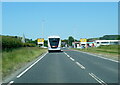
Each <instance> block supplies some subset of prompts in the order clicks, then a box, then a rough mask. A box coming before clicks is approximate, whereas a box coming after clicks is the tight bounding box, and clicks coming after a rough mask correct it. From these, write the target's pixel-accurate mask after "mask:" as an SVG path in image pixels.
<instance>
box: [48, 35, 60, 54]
mask: <svg viewBox="0 0 120 85" xmlns="http://www.w3.org/2000/svg"><path fill="white" fill-rule="evenodd" d="M48 51H49V52H51V51H61V39H60V37H59V36H49V37H48Z"/></svg>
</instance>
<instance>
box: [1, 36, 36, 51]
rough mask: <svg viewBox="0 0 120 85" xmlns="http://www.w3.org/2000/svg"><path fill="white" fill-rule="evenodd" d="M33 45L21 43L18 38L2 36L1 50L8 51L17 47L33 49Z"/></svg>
mask: <svg viewBox="0 0 120 85" xmlns="http://www.w3.org/2000/svg"><path fill="white" fill-rule="evenodd" d="M35 46H36V45H35V44H33V43H22V42H21V39H20V37H14V36H2V50H3V51H4V50H6V51H10V50H12V49H15V48H19V47H35Z"/></svg>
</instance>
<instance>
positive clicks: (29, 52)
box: [2, 47, 46, 77]
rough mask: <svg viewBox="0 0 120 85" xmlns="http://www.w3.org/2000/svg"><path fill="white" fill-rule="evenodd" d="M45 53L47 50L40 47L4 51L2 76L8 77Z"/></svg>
mask: <svg viewBox="0 0 120 85" xmlns="http://www.w3.org/2000/svg"><path fill="white" fill-rule="evenodd" d="M45 52H46V49H44V48H39V47H22V48H17V49H13V50H12V51H9V52H6V51H4V52H3V53H2V67H3V68H2V72H3V74H2V76H3V77H6V76H7V75H8V74H11V73H12V72H14V71H16V70H17V69H19V68H21V67H22V66H24V65H25V64H26V63H28V62H30V61H32V60H34V59H35V58H37V57H38V56H40V55H42V54H43V53H45Z"/></svg>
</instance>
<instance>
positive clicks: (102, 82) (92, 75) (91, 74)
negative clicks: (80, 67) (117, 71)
mask: <svg viewBox="0 0 120 85" xmlns="http://www.w3.org/2000/svg"><path fill="white" fill-rule="evenodd" d="M89 75H90V76H91V77H92V78H94V79H95V80H96V81H97V82H99V83H100V84H101V85H107V84H106V83H105V82H104V81H103V80H101V79H100V78H98V77H97V76H96V75H95V74H93V73H89Z"/></svg>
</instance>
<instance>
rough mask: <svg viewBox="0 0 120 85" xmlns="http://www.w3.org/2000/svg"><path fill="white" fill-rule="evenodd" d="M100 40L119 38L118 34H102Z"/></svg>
mask: <svg viewBox="0 0 120 85" xmlns="http://www.w3.org/2000/svg"><path fill="white" fill-rule="evenodd" d="M99 39H100V40H120V35H104V36H103V37H100V38H99Z"/></svg>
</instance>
